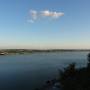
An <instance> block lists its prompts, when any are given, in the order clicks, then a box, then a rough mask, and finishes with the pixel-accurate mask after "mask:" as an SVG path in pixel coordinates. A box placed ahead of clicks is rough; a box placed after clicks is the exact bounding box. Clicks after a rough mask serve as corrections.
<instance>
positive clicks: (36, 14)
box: [28, 10, 64, 23]
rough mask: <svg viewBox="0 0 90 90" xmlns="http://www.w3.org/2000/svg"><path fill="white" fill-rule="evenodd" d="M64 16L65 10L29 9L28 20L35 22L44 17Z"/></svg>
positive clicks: (56, 17)
mask: <svg viewBox="0 0 90 90" xmlns="http://www.w3.org/2000/svg"><path fill="white" fill-rule="evenodd" d="M62 16H64V13H63V12H56V11H49V10H43V11H36V10H30V11H29V17H30V20H28V22H31V23H34V21H35V20H37V19H38V18H42V17H49V18H53V19H58V18H60V17H62Z"/></svg>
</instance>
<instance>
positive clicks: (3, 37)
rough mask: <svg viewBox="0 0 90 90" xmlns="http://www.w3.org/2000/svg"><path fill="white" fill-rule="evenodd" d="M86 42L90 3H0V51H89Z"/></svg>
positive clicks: (69, 0) (18, 0)
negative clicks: (7, 49)
mask: <svg viewBox="0 0 90 90" xmlns="http://www.w3.org/2000/svg"><path fill="white" fill-rule="evenodd" d="M31 11H32V12H31ZM33 12H34V13H33ZM35 12H36V13H37V15H36V14H35ZM46 12H47V13H46ZM32 13H33V15H34V14H35V15H36V18H35V16H33V15H32ZM61 14H63V15H61ZM89 39H90V0H0V48H30V49H49V48H50V49H51V48H54V49H72V48H74V49H77V48H80V49H81V48H82V49H84V48H86V49H88V48H90V40H89Z"/></svg>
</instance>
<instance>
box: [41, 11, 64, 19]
mask: <svg viewBox="0 0 90 90" xmlns="http://www.w3.org/2000/svg"><path fill="white" fill-rule="evenodd" d="M41 15H42V16H45V17H52V18H59V17H61V16H63V15H64V13H62V12H51V11H49V10H45V11H42V12H41Z"/></svg>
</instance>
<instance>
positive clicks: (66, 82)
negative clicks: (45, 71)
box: [36, 54, 90, 90]
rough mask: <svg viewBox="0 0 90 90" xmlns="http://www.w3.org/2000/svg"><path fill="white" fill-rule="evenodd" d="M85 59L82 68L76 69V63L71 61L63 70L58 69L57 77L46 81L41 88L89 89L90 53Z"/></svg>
mask: <svg viewBox="0 0 90 90" xmlns="http://www.w3.org/2000/svg"><path fill="white" fill-rule="evenodd" d="M87 59H88V63H87V66H86V67H84V68H78V69H77V68H76V64H75V63H72V64H70V65H69V66H68V67H67V68H65V69H64V70H63V71H61V70H60V71H59V72H60V75H59V79H58V80H52V81H47V82H46V86H44V87H43V88H42V90H90V54H88V58H87ZM36 90H39V89H36ZM40 90H41V89H40Z"/></svg>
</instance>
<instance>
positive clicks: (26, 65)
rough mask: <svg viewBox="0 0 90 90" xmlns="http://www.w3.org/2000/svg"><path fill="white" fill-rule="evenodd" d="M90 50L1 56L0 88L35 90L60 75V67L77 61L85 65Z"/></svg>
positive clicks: (79, 64) (3, 89)
mask: <svg viewBox="0 0 90 90" xmlns="http://www.w3.org/2000/svg"><path fill="white" fill-rule="evenodd" d="M87 53H88V52H61V53H36V54H31V55H13V56H0V90H33V89H34V88H35V87H39V86H42V84H44V83H45V81H47V80H50V79H53V78H55V77H57V76H58V69H62V68H63V67H66V66H67V65H68V64H69V63H72V62H76V63H77V67H82V66H85V65H86V63H87V60H86V59H87V57H86V55H87Z"/></svg>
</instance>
